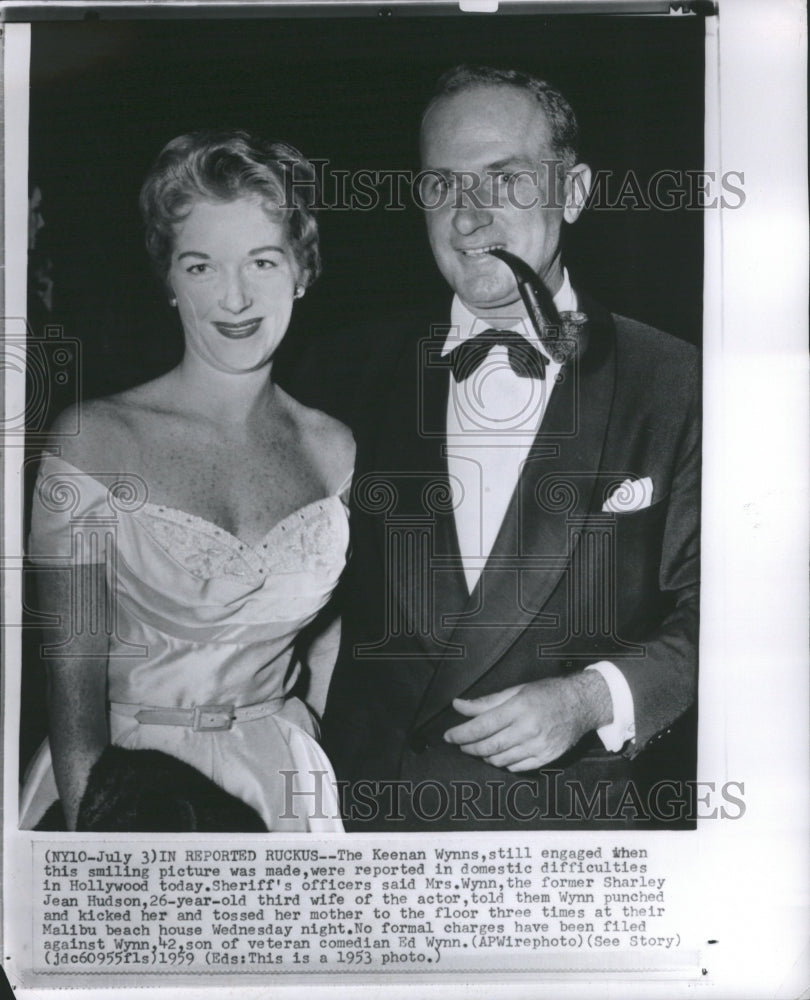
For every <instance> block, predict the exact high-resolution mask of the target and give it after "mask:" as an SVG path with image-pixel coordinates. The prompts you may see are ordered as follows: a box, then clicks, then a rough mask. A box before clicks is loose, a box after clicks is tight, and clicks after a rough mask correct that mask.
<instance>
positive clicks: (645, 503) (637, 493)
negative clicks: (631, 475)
mask: <svg viewBox="0 0 810 1000" xmlns="http://www.w3.org/2000/svg"><path fill="white" fill-rule="evenodd" d="M652 497H653V484H652V479H650V477H649V476H645V477H644V479H625V481H624V482H623V483H621V485H619V486H617V487H616V489H615V490H614V491H613V492H612V493H611V494H610V496H609V497H608V498H607V500H605V502H604V503H603V504H602V510H603V511H604V512H607V513H611V514H632V513H633V511H636V510H644V508H645V507H649V506H650V504H651V503H652Z"/></svg>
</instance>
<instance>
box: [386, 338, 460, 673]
mask: <svg viewBox="0 0 810 1000" xmlns="http://www.w3.org/2000/svg"><path fill="white" fill-rule="evenodd" d="M446 333H447V327H444V328H441V329H434V331H433V334H432V336H431V337H430V339H429V340H423V341H421V342H419V341H416V340H413V341H411V342H410V343H409V344H408V346H407V348H406V350H405V351H404V353H403V354H402V356H401V358H400V363H399V365H398V367H397V373H396V377H395V379H394V382H393V385H392V392H391V395H390V398H389V405H388V406H387V409H386V413H385V417H384V420H383V422H382V426H381V430H380V434H379V436H378V439H377V448H376V464H375V473H374V475H373V479H372V481H375V482H380V483H381V484H387V485H388V487H390V490H391V496H392V497H393V504H392V505H391V506H390V507H389V508H388V509H387V510H386V511H385V513H384V514H381V515H380V516H378V517H376V519H375V520H376V522H377V523H376V532H377V540H378V544H379V546H380V551H381V554H382V557H383V559H384V560H385V564H386V566H387V567H388V571H387V574H386V576H387V585H388V586H389V587H391V588H392V591H393V594H392V597H393V598H394V599H395V600H396V603H397V605H398V606H399V609H400V613H401V615H402V620H403V621H404V622H406V623H407V625H406V628H407V629H408V631H409V632H411V633H412V634H413V635H414V636H415V637H416V638H418V639H419V640H420V641H421V642H422V644H423V646H424V648H425V650H426V651H427V652H429V653H430V655H431V657H434V658H436V659H437V660H438V659H440V658H441V652H440V650H439V649H437V645H436V641H437V640H438V641H439V644H440V645H441V643H443V642H446V640H447V639H448V638H449V635H450V633H451V632H452V626H450V625H448V624H446V623H445V619H446V617H447V613H448V612H450V611H452V612H456V613H458V612H459V611H460V610H461V609H462V608H463V606H464V604H465V602H466V601H467V598H468V594H467V588H466V584H465V582H464V576H463V573H462V570H461V566H460V561H459V554H458V540H457V537H456V529H455V520H454V517H453V513H452V504H451V502H450V498H451V492H450V484H449V479H448V475H447V459H446V457H445V453H444V452H445V447H444V446H445V425H446V411H447V395H448V387H449V366H448V363H447V362H446V361H445V360H444V359H442V358H441V346H442V344H443V343H444V339H445V336H446ZM417 540H418V541H417ZM406 548H407V553H406V551H405V549H406ZM408 560H410V562H409V561H408ZM413 560H416V563H415V564H414V562H413Z"/></svg>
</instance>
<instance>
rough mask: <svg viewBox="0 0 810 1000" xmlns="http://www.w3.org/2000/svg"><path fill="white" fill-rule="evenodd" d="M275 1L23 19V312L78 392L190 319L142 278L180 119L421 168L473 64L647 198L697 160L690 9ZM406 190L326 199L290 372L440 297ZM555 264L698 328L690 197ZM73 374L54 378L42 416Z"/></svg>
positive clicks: (575, 244)
mask: <svg viewBox="0 0 810 1000" xmlns="http://www.w3.org/2000/svg"><path fill="white" fill-rule="evenodd" d="M264 14H265V15H266V16H262V17H260V18H252V19H250V20H240V21H236V20H233V21H232V20H224V19H212V20H207V21H189V20H185V19H184V20H158V19H154V20H141V21H120V20H119V21H109V22H105V21H104V20H101V21H81V22H63V23H57V22H51V23H37V24H34V25H33V26H32V41H31V95H30V96H31V104H30V178H31V180H33V181H35V182H36V183H37V184H38V185H39V186H40V188H41V190H42V192H43V206H42V211H43V216H44V220H45V228H44V229H43V230H42V232H41V233H40V236H39V245H38V252H39V253H41V254H45V255H46V256H47V257H48V258H50V260H51V261H52V264H53V278H54V300H53V309H52V311H51V312H50V313H49V314H47V315H42V314H34V315H32V317H31V318H32V327H33V332H34V334H35V336H38V335H39V334H40V333H41V328H42V326H43V325H44V324H45V323H46V322H47V323H55V324H58V325H59V326H61V327H62V328H63V331H64V334H63V335H64V336H65V337H67V338H75V339H76V340H78V341H79V342H80V343H81V347H82V362H81V372H80V382H81V387H82V390H81V391H82V394H83V395H84V396H85V397H92V396H98V395H104V394H107V393H109V392H113V391H116V390H118V389H121V388H124V387H127V386H131V385H135V384H137V383H139V382H143V381H145V380H146V379H149V378H151V377H154V376H155V375H157V374H159V373H161V372H162V371H165V370H166V369H167V368H169V367H170V366H171V365H172V364H173V363H174V362H175V361H177V360H178V359H179V351H180V347H181V339H180V330H179V323H178V321H177V316H176V313H175V311H174V310H171V309H170V308H169V306H168V304H167V302H166V296H165V293H164V292H163V289H162V287H161V286H160V285H159V283H158V282H157V280H156V279H155V277H154V276H153V275H152V273H151V271H150V268H149V264H148V261H147V258H146V253H145V251H144V248H143V239H142V231H141V224H140V220H139V217H138V212H137V198H138V191H139V189H140V185H141V182H142V181H143V178H144V176H145V174H146V172H147V170H148V168H149V166H150V164H151V162H152V161H153V159H154V158H155V156H156V155H157V153H158V152H159V150H160V149H161V148H162V146H163V145H164V144H165V143H166V142H167V141H168V140H169V139H171V138H173V137H174V136H176V135H179V134H181V133H183V132H188V131H192V130H194V129H198V128H205V127H240V128H245V129H248V130H250V131H255V132H257V133H258V134H260V135H264V136H266V137H268V138H278V139H284V140H286V141H287V142H290V143H292V144H293V145H295V146H298V147H299V148H300V149H301V150H302V151H303V152H304V154H305V155H307V156H308V157H310V158H322V159H328V160H329V161H330V166H331V167H332V168H333V169H335V170H350V171H353V170H358V169H381V170H385V169H404V168H411V169H413V170H414V171H416V170H418V167H419V163H418V143H417V138H418V124H419V119H420V116H421V112H422V109H423V107H424V105H425V103H426V101H427V99H428V97H429V96H430V94H431V92H432V90H433V87H434V85H435V82H436V80H437V78H438V76H439V75H440V74H441V73H442V72H443V71H444V70H445V69H447V68H449V67H450V66H452V65H454V64H456V63H459V62H473V63H486V64H491V65H496V66H503V67H514V68H519V69H524V70H527V71H529V72H532V73H534V74H536V75H539V76H542V77H545V78H546V79H549V80H551V81H552V82H554V83H555V84H556V85H557V86H559V87H560V89H561V90H562V91H563V92H564V93H565V94H566V95H567V96H568V98H569V99H570V101H571V103H572V104H573V106H574V108H575V110H576V112H577V115H578V117H579V120H580V125H581V130H582V135H583V145H582V151H581V159H583V160H585V161H586V162H588V163H590V164H591V165H592V167H593V168H594V169H606V170H609V171H612V172H613V176H614V177H615V178H616V180H615V181H614V182H613V183H612V185H611V188H610V190H613V191H614V192H616V191H617V190H618V185H619V183H620V180H621V178H623V177H624V176H625V174H626V173H627V172H628V171H629V170H633V171H634V172H635V173H636V175H637V177H638V178H639V180H640V184H641V188H642V190H644V189H645V187H646V180H647V178H649V177H650V176H651V175H652V174H654V173H655V172H656V171H658V170H661V169H669V170H675V171H685V170H700V169H701V168H702V166H703V113H704V65H703V39H704V23H703V20H702V18H700V17H689V16H685V17H658V16H646V17H625V16H614V15H611V16H606V15H601V16H599V15H588V16H583V15H579V16H576V17H572V16H568V17H566V16H537V15H528V14H525V13H522V14H520V15H510V14H507V13H506V12H502V13H499V14H497V15H482V14H476V15H470V14H459V13H454V14H452V15H448V14H447V13H444V14H442V15H441V16H428V15H427V14H425V13H424V12H422V13H416V12H414V13H409V12H404V11H403V10H402V9H401V8H396V9H394V10H393V12H392V13H391V12H389V13H388V14H386V13H385V12H384V11H383V12H380V11H378V10H377V9H376V8H372V9H370V10H366V11H365V12H362V13H360V14H357V15H355V16H346V14H345V13H344V14H343V16H340V17H330V18H326V17H311V16H302V17H295V18H290V17H289V16H286V17H274V16H270V15H272V11H267V10H266V9H265V10H264ZM329 195H330V192H329V190H328V189H327V190H326V191H325V196H326V198H327V200H328V199H329ZM403 200H404V201H405V203H406V205H407V207H406V209H405V210H403V211H390V210H388V211H386V210H385V209H384V208H383V207H379V208H377V209H375V210H373V211H354V212H348V211H336V210H325V211H323V212H322V213H321V216H320V222H321V237H322V252H323V258H324V273H323V275H322V277H321V278H320V280H319V281H318V282H317V283H316V285H314V286H313V287H312V288H311V289H310V290H309V292H308V294H307V296H306V297H305V299H304V300H302V302H300V303H299V304H297V305H296V309H295V314H294V317H293V321H292V325H291V328H290V333H289V335H288V337H287V339H286V340H285V343H284V346H283V348H282V357H281V358H280V359H279V365H278V371H279V373H280V377H281V381H284V379H285V378H289V379H290V381H291V382H292V383H294V382H295V376H294V373H295V370H296V363H297V360H298V358H299V357H301V356H302V355H303V354H304V353H306V354H309V355H311V354H312V352H313V349H314V351H315V353H316V354H317V349H318V345H319V344H322V345H324V351H325V352H332V351H334V350H341V349H342V348H341V344H342V343H346V345H347V353H349V354H351V353H352V351H351V349H349V338H351V337H352V336H353V330H355V329H360V328H362V327H363V325H364V324H367V323H368V321H369V319H370V318H372V317H373V318H374V320H375V324H376V327H377V329H378V330H379V329H384V322H385V317H386V315H390V316H392V317H393V316H396V315H398V314H401V313H402V312H404V311H406V310H407V309H408V308H409V307H410V306H412V305H413V304H414V303H418V302H419V301H420V299H422V300H425V299H431V300H432V299H435V298H436V296H439V295H444V294H445V291H444V289H443V282H442V280H441V278H440V277H439V276H438V273H437V271H436V269H435V266H434V265H433V261H432V257H431V255H430V251H429V248H428V245H427V239H426V236H425V232H424V223H423V220H422V218H421V216H420V213H419V211H418V209H417V208H416V207H415V206H414V205H413V204H412V203H411V202H410V200H409V198H407V196H406V197H404V199H403ZM565 260H566V263H567V265H568V267H569V270H570V271H571V274H572V278H573V280H574V282H575V284H577V285H579V286H581V287H584V288H587V289H588V291H589V292H590V293H591V294H592V295H593V296H595V297H596V298H598V299H599V300H601V301H602V302H603V303H604V304H605V305H606V306H608V307H609V308H610V309H612V310H613V311H615V312H620V313H623V314H625V315H630V316H633V317H634V318H636V319H639V320H643V321H645V322H647V323H650V324H652V325H654V326H657V327H659V328H662V329H665V330H668V331H669V332H671V333H674V334H676V335H677V336H679V337H682V338H684V339H686V340H689V341H691V342H692V343H699V342H700V336H701V315H702V300H703V220H702V215H701V213H700V212H699V211H687V210H679V211H674V212H664V211H660V210H655V209H652V210H641V209H633V208H627V209H621V208H620V209H615V210H596V209H592V210H590V211H588V212H586V213H585V215H584V216H583V217H582V218H581V219H580V221H579V222H578V223H577V224H576V226H575V227H573V228H572V229H571V231H570V232H568V233H567V244H566V254H565ZM448 301H449V296H448ZM437 318H439V319H441V318H443V317H437ZM341 338H343V339H341ZM336 370H341V368H340V366H339V365H337V366H336ZM343 370H345V366H344V369H343ZM74 384H75V383H73V382H72V381H71V383H70V387H69V388H67V389H63V390H61V391H60V390H59V388H58V386H55V385H54V386H52V387H51V396H50V399H51V402H50V406H49V409H50V414H49V415H50V416H51V417H52V416H54V415H55V411H56V410H58V409H59V408H60V406H61V405H64V403H66V402H70V401H71V394H72V392H73V385H74ZM346 391H347V392H351V386H347V387H346ZM38 419H39V418H38ZM23 676H24V679H25V683H24V692H23V693H24V700H23V725H22V728H21V744H22V746H21V759H22V760H23V762H25V761H26V760H27V758H28V757H29V756H30V754H31V752H33V750H34V748H35V746H36V744H37V742H38V741H39V740H40V739H41V738H42V735H43V732H44V726H43V725H42V722H41V716H40V712H39V705H40V704H41V701H40V695H39V685H40V682H41V679H40V677H39V670H38V668H37V666H36V664H34V663H32V664H30V669H29V668H27V669H26V670H25V671H24V675H23Z"/></svg>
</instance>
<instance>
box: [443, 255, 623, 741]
mask: <svg viewBox="0 0 810 1000" xmlns="http://www.w3.org/2000/svg"><path fill="white" fill-rule="evenodd" d="M554 304H555V305H556V306H557V309H558V310H559V311H560V312H566V311H576V308H577V300H576V295H575V293H574V290H573V288H572V287H571V283H570V281H569V278H568V272H567V271H566V270H563V283H562V286H561V287H560V290H559V291H558V292H557V294H556V295H555V296H554ZM450 323H451V327H450V332H449V333H448V336H447V340H446V341H445V344H444V348H443V350H442V355H447V354H449V353H450V352H451V351H452V350H453V349H454V348H455V347H457V346H458V345H459V344H460V343H462V342H463V341H465V340H468V339H469V338H470V337H475V336H477V335H478V334H479V333H482V332H483V331H484V330H487V329H489V328H495V329H498V330H514V331H515V332H516V333H519V334H521V335H522V336H523V337H525V338H526V340H528V341H529V343H531V344H533V345H534V346H535V347H536V348H537V350H538V351H540V353H541V354H543V356H544V357H545V354H544V352H543V351H542V350H541V347H540V342H539V340H538V338H537V334H536V333H535V332H534V329H533V327H532V325H531V323H530V322H529V321H528V320H527V319H526V318H525V317H521V316H520V315H519V313H518V312H517V311H515V312H514V313H512V315H510V314H509V310H508V307H506V308H505V309H504V313H503V315H501V316H497V317H496V316H493V317H490V318H488V319H481V318H480V317H478V316H475V315H473V313H471V312H470V311H469V309H467V307H466V306H465V305H464V304H463V303H462V302H461V300H460V299H459V298H458V296H456V297H455V298H454V299H453V305H452V309H451V313H450ZM561 367H562V366H561V365H560V364H558V363H557V362H555V361H552V360H551V359H549V358H546V377H545V379H533V378H525V377H523V376H520V375H516V374H515V373H514V372H513V371H512V368H511V366H510V364H509V357H508V352H507V349H506V348H505V347H503V346H501V345H497V346H495V347H493V348H492V349H491V350H490V352H489V354H488V355H487V357H486V358H485V360H484V361H483V362H482V364H481V365H480V367H479V368H477V369H476V371H475V372H473V373H472V375H470V376H469V378H467V379H465V380H464V381H463V382H460V383H459V382H456V380H455V379H454V378H452V377H451V378H450V392H449V394H448V400H447V466H448V474H449V477H450V486H451V489H452V491H453V507H454V511H453V513H454V517H455V522H456V534H457V535H458V544H459V551H460V553H461V562H462V566H463V569H464V576H465V579H466V581H467V588H468V590H469V592H470V593H472V591H473V590H474V589H475V585H476V583H477V582H478V579H479V577H480V575H481V571H482V569H483V568H484V565H485V564H486V561H487V559H488V558H489V554H490V552H491V551H492V546H493V545H494V543H495V538H496V536H497V534H498V531H499V530H500V527H501V524H502V522H503V519H504V516H505V514H506V511H507V508H508V507H509V504H510V502H511V500H512V495H513V493H514V491H515V487H516V486H517V483H518V479H519V477H520V471H521V468H522V466H523V463H524V462H525V461H526V458H527V456H528V454H529V449H530V448H531V446H532V442H533V441H534V439H535V436H536V435H537V431H538V430H539V428H540V424H541V422H542V420H543V415H544V414H545V412H546V408H547V406H548V402H549V399H550V398H551V393H552V392H553V390H554V384H555V381H556V377H557V374H558V373H559V371H560V368H561ZM586 669H593V670H598V671H599V672H600V673H601V674H602V676H603V677H604V679H605V682H606V683H607V685H608V688H609V690H610V696H611V699H612V702H613V722H612V723H610V725H608V726H603V727H602V728H600V729H598V730H597V732H598V734H599V737H600V739H601V740H602V742H603V743H604V745H605V747H606V749H608V750H620V749H621V748H622V746H623V745H624V743H625V742H626V741H627V740H628V739H632V738H633V736H634V735H635V724H634V723H635V715H634V709H633V695H632V693H631V691H630V687H629V685H628V683H627V681H626V680H625V677H624V675H623V674H622V672H621V671H620V670H619V669H618V667H616V666H615V664H613V663H609V662H608V661H600V662H599V663H594V664H591V665H590V666H589V667H588V668H586Z"/></svg>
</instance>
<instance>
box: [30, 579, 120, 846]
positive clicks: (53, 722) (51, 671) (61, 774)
mask: <svg viewBox="0 0 810 1000" xmlns="http://www.w3.org/2000/svg"><path fill="white" fill-rule="evenodd" d="M37 589H38V592H39V596H40V600H41V602H42V606H43V609H44V610H46V611H48V612H50V613H52V614H56V615H58V618H59V624H58V626H57V628H56V629H54V630H53V631H52V632H51V631H50V630H49V634H47V639H46V646H45V648H46V650H47V649H48V648H50V650H51V651H52V652H51V655H47V653H46V656H45V663H46V678H47V694H46V699H47V708H48V723H49V729H48V736H49V741H50V744H51V757H52V759H53V770H54V777H55V779H56V787H57V788H58V789H59V797H60V799H61V801H62V808H63V810H64V813H65V819H66V822H67V828H68V829H69V830H75V829H76V817H77V814H78V811H79V803H80V802H81V799H82V795H83V793H84V790H85V787H86V785H87V778H88V775H89V773H90V769H91V767H92V766H93V764H94V763H95V762H96V760H98V758H99V757H100V756H101V753H102V751H103V750H104V748H105V747H106V746H107V744H108V742H109V737H108V727H107V704H106V702H107V655H108V648H109V631H108V629H109V626H108V624H107V623H108V621H109V618H110V616H109V615H108V610H107V607H108V603H109V602H108V597H107V585H106V581H105V571H104V564H103V563H88V564H79V565H74V566H72V567H69V568H68V567H62V568H60V569H58V570H55V569H51V570H47V571H46V570H41V571H40V573H39V576H38V588H37ZM51 636H54V638H53V639H51V638H50V637H51ZM55 647H56V648H55Z"/></svg>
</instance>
